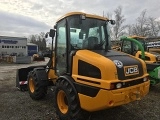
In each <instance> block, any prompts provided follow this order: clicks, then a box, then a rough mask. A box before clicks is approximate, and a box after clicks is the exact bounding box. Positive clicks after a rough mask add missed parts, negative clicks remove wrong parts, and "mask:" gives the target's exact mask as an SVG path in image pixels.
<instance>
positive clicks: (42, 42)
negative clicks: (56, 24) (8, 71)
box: [28, 32, 46, 51]
mask: <svg viewBox="0 0 160 120" xmlns="http://www.w3.org/2000/svg"><path fill="white" fill-rule="evenodd" d="M28 41H30V42H31V43H34V44H37V45H38V48H39V51H45V50H46V39H45V33H44V32H41V33H40V34H36V35H31V36H30V37H29V38H28Z"/></svg>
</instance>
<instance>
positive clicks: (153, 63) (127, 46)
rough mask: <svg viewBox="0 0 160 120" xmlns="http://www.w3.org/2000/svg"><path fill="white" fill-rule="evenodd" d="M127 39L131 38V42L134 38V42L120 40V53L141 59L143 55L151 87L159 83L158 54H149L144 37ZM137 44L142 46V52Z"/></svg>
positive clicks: (159, 67)
mask: <svg viewBox="0 0 160 120" xmlns="http://www.w3.org/2000/svg"><path fill="white" fill-rule="evenodd" d="M129 38H131V40H132V38H134V40H132V41H131V40H130V41H126V40H124V39H122V40H121V41H122V44H121V48H120V49H121V51H122V52H125V53H128V54H130V55H133V56H135V57H137V58H141V57H142V54H144V59H143V60H144V61H145V62H146V65H147V71H148V73H149V79H150V81H151V85H156V84H158V83H160V54H159V53H156V52H149V48H148V47H149V44H148V41H147V40H146V38H145V37H140V36H132V37H129ZM135 42H136V43H135ZM138 44H141V45H142V48H143V50H141V49H140V47H139V46H138Z"/></svg>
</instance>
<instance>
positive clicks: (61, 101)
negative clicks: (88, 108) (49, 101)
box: [57, 90, 68, 114]
mask: <svg viewBox="0 0 160 120" xmlns="http://www.w3.org/2000/svg"><path fill="white" fill-rule="evenodd" d="M57 103H58V108H59V110H60V111H61V112H62V113H63V114H66V113H67V111H68V102H67V99H66V94H65V92H64V91H62V90H60V91H59V92H58V95H57Z"/></svg>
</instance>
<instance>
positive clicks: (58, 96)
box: [54, 79, 84, 120]
mask: <svg viewBox="0 0 160 120" xmlns="http://www.w3.org/2000/svg"><path fill="white" fill-rule="evenodd" d="M54 101H55V102H54V103H55V108H56V112H57V115H58V116H59V118H60V120H84V119H83V118H81V117H82V114H81V113H82V110H81V108H80V104H79V99H78V97H77V93H76V92H75V91H74V89H73V88H72V86H71V85H70V83H69V82H68V81H67V80H64V79H60V80H58V81H57V82H56V87H55V98H54Z"/></svg>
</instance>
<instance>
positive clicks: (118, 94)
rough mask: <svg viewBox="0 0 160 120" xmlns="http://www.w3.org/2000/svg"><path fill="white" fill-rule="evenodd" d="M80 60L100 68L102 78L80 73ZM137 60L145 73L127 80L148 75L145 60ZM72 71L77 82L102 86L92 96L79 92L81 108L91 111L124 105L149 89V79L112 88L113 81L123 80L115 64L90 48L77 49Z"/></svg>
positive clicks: (140, 96) (141, 95)
mask: <svg viewBox="0 0 160 120" xmlns="http://www.w3.org/2000/svg"><path fill="white" fill-rule="evenodd" d="M131 57H133V56H131ZM78 60H83V61H85V62H87V63H89V64H92V65H94V66H96V67H97V68H99V69H100V71H101V79H96V78H91V77H86V76H80V75H78ZM137 60H139V61H140V62H141V64H142V66H143V72H144V75H143V76H141V77H139V78H136V79H128V80H125V82H126V81H133V80H137V79H143V78H144V77H147V76H148V74H147V69H146V65H145V63H144V61H142V60H140V59H138V58H137ZM72 73H73V74H72V77H73V78H74V80H75V81H76V82H77V83H80V84H85V85H89V86H92V87H97V88H100V91H99V92H98V94H97V95H96V96H95V97H90V96H87V95H83V94H80V93H78V95H79V100H80V105H81V108H83V109H84V110H87V111H90V112H92V111H97V110H102V109H106V108H110V107H114V106H118V105H123V104H126V103H129V102H131V101H135V100H137V99H140V98H142V97H144V96H145V95H146V94H147V93H148V91H149V84H150V82H149V81H147V82H144V83H142V84H138V85H134V86H131V87H127V88H122V89H117V90H110V89H111V83H115V82H122V80H118V76H117V70H116V66H115V64H114V63H113V61H111V60H110V59H108V58H106V57H104V56H101V55H99V54H97V53H95V52H92V51H89V50H80V51H77V53H76V55H75V56H74V57H73V68H72ZM77 78H81V79H87V80H88V81H94V82H100V84H94V82H86V81H81V80H79V79H77ZM136 92H139V97H135V96H134V95H135V93H136ZM133 94H134V95H133Z"/></svg>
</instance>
